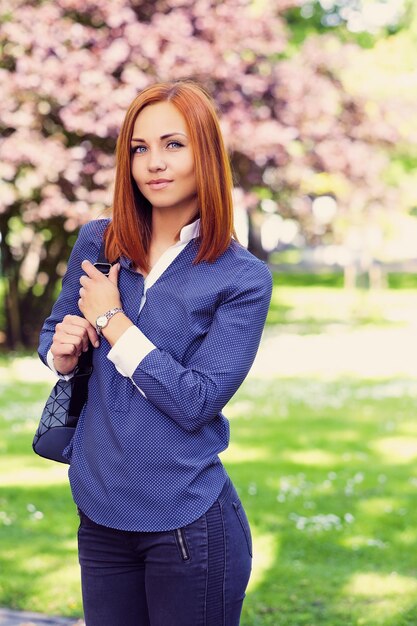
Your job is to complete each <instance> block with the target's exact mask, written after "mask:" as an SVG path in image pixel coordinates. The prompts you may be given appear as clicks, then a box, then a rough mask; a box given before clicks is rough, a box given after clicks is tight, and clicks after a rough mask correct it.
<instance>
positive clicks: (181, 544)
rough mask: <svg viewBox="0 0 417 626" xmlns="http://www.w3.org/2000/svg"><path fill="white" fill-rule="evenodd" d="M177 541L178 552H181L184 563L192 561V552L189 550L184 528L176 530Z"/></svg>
mask: <svg viewBox="0 0 417 626" xmlns="http://www.w3.org/2000/svg"><path fill="white" fill-rule="evenodd" d="M174 535H175V541H176V543H177V546H178V550H179V552H180V555H181V558H182V560H183V561H189V560H190V551H189V549H188V545H187V540H186V537H185V532H184V529H183V528H177V529H176V530H174Z"/></svg>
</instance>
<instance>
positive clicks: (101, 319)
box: [96, 307, 124, 335]
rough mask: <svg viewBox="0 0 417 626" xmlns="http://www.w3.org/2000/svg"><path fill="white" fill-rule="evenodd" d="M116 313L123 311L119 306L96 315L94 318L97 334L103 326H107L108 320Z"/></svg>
mask: <svg viewBox="0 0 417 626" xmlns="http://www.w3.org/2000/svg"><path fill="white" fill-rule="evenodd" d="M117 313H124V311H123V309H121V308H120V307H115V308H114V309H110V311H106V313H103V315H99V316H98V318H97V319H96V331H97V335H101V334H102V330H103V328H105V327H106V326H107V324H108V322H109V320H110V319H111V318H112V317H113V316H114V315H116V314H117Z"/></svg>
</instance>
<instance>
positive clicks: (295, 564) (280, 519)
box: [224, 380, 417, 626]
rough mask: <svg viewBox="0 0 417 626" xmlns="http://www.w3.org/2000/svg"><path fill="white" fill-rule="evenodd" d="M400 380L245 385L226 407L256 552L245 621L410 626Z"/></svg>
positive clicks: (405, 429) (408, 455) (414, 452)
mask: <svg viewBox="0 0 417 626" xmlns="http://www.w3.org/2000/svg"><path fill="white" fill-rule="evenodd" d="M398 384H399V385H401V384H403V386H404V395H402V396H401V395H398V394H399V391H400V390H399V389H398V388H397V389H395V388H393V383H392V381H379V382H378V383H375V381H374V382H370V381H369V382H367V383H366V382H365V381H364V382H360V383H359V382H352V381H344V382H343V383H341V382H338V383H318V382H317V381H311V380H297V381H279V382H278V381H276V382H275V383H274V384H271V383H265V382H261V381H258V382H257V381H250V383H249V384H248V385H246V386H245V388H244V390H242V392H239V393H238V394H237V396H236V397H235V399H234V401H233V403H231V405H230V409H231V413H232V415H233V417H232V419H231V430H232V445H231V448H230V450H229V451H228V452H226V453H225V454H224V462H225V464H226V466H227V468H228V471H229V474H230V475H231V477H232V479H233V480H234V482H235V484H236V486H237V488H238V490H239V492H240V494H241V497H242V500H243V502H244V505H245V508H246V510H247V513H248V517H249V519H250V521H251V525H252V528H253V532H254V539H255V542H254V543H255V550H256V547H257V546H258V548H259V551H260V553H258V554H257V555H255V568H254V579H255V580H254V581H253V584H252V588H251V589H250V590H249V593H248V598H247V601H246V604H245V608H244V614H243V618H242V626H257V625H258V624H259V625H263V626H336V625H337V626H341V625H343V626H354V625H357V624H363V625H369V626H377V625H379V624H384V625H385V626H411V624H413V625H415V624H416V623H417V605H416V600H415V599H416V596H417V581H416V573H417V568H416V559H415V553H414V546H415V542H416V541H417V530H416V529H417V512H416V508H415V504H414V503H415V497H416V485H417V478H416V476H417V465H416V459H417V428H414V425H413V422H414V419H413V405H414V404H415V397H413V396H414V395H417V387H415V386H413V383H412V382H411V383H410V384H409V383H407V382H406V381H403V383H401V382H399V383H398ZM384 390H385V394H384ZM410 429H411V430H412V431H413V432H414V436H413V435H412V434H410ZM413 429H414V430H413ZM405 434H407V435H406V436H405ZM405 440H407V441H408V442H409V443H410V441H411V444H412V445H408V447H406V448H404V447H402V445H401V444H402V442H404V441H405ZM396 443H397V444H399V445H396ZM414 444H415V445H414ZM265 547H267V552H266V553H265Z"/></svg>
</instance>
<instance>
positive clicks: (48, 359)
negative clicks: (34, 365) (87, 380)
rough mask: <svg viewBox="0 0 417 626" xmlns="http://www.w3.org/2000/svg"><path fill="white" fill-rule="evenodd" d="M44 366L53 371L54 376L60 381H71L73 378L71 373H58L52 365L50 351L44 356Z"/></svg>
mask: <svg viewBox="0 0 417 626" xmlns="http://www.w3.org/2000/svg"><path fill="white" fill-rule="evenodd" d="M46 364H47V366H48V367H49V369H50V370H52V371H53V373H54V374H56V375H57V376H59V378H60V379H61V380H71V378H73V376H74V372H73V371H72V372H70V373H69V374H60V373H59V372H58V370H57V369H56V367H55V364H54V355H53V354H52V352H51V350H48V354H47V355H46Z"/></svg>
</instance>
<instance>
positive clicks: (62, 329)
mask: <svg viewBox="0 0 417 626" xmlns="http://www.w3.org/2000/svg"><path fill="white" fill-rule="evenodd" d="M89 341H91V343H92V344H93V346H94V347H95V348H98V346H99V345H100V342H99V338H98V335H97V332H96V329H95V328H94V327H93V326H92V325H91V324H90V322H88V321H87V320H86V319H85V318H84V317H79V316H78V315H66V316H65V317H64V319H63V320H62V322H60V323H59V324H57V325H56V326H55V333H54V336H53V339H52V345H51V352H52V356H53V357H54V365H55V367H56V369H57V370H58V372H59V373H60V374H64V375H65V374H69V373H70V372H72V371H73V369H74V368H75V366H76V365H77V363H78V359H79V358H80V356H81V354H82V352H87V350H88V342H89Z"/></svg>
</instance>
